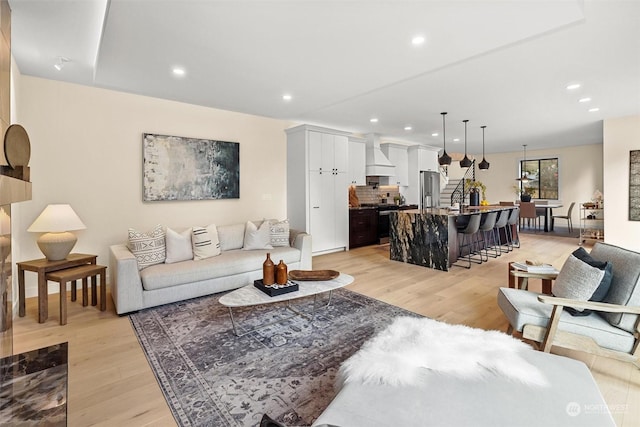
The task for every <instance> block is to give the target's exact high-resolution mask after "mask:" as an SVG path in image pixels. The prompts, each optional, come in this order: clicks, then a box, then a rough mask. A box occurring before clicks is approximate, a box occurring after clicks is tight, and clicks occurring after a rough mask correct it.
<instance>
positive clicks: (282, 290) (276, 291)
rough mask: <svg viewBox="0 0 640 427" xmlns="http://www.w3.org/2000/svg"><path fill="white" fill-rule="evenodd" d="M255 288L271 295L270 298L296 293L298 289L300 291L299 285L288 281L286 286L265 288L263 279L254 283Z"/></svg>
mask: <svg viewBox="0 0 640 427" xmlns="http://www.w3.org/2000/svg"><path fill="white" fill-rule="evenodd" d="M253 286H255V287H256V288H258V289H260V290H261V291H262V292H264V293H265V294H267V295H269V296H270V297H275V296H278V295H282V294H288V293H289V292H295V291H297V290H298V289H300V287H299V286H298V284H297V283H293V282H290V281H288V280H287V284H286V285H269V286H265V285H264V284H263V283H262V279H258V280H254V281H253Z"/></svg>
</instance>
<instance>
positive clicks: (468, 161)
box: [460, 120, 473, 168]
mask: <svg viewBox="0 0 640 427" xmlns="http://www.w3.org/2000/svg"><path fill="white" fill-rule="evenodd" d="M468 121H469V120H463V121H462V123H464V159H462V160H460V167H461V168H468V167H469V166H471V164H472V163H473V162H472V161H471V159H470V158H468V157H467V122H468Z"/></svg>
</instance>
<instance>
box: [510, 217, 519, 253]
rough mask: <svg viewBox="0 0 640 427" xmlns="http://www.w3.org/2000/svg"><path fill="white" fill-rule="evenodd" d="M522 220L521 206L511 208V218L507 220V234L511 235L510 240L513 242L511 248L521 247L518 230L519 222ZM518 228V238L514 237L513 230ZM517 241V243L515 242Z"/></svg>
mask: <svg viewBox="0 0 640 427" xmlns="http://www.w3.org/2000/svg"><path fill="white" fill-rule="evenodd" d="M519 222H520V208H514V209H513V210H511V215H509V220H508V221H507V235H508V236H509V242H511V249H512V250H513V248H519V247H520V234H519V232H518V223H519ZM514 229H515V230H516V240H514V239H513V231H512V230H514ZM514 242H517V245H516V244H515V243H514Z"/></svg>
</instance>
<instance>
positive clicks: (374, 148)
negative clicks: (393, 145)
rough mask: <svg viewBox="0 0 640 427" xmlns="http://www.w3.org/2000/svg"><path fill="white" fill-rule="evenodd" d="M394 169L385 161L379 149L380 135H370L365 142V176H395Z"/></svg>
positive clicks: (385, 158) (385, 157)
mask: <svg viewBox="0 0 640 427" xmlns="http://www.w3.org/2000/svg"><path fill="white" fill-rule="evenodd" d="M395 174H396V167H395V166H394V165H393V164H392V163H391V162H390V161H389V159H387V156H385V155H384V153H383V152H382V150H381V149H380V135H378V134H375V133H370V134H368V135H367V142H366V172H365V175H367V176H395Z"/></svg>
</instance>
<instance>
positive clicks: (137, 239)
mask: <svg viewBox="0 0 640 427" xmlns="http://www.w3.org/2000/svg"><path fill="white" fill-rule="evenodd" d="M164 236H165V233H164V230H163V229H162V226H161V225H160V224H158V225H156V226H155V227H154V229H153V230H151V231H146V232H142V231H137V230H134V229H133V228H130V229H129V242H128V244H127V247H128V248H129V250H130V251H131V253H132V254H133V255H134V256H135V257H136V260H137V261H138V270H142V269H143V268H146V267H149V266H150V265H154V264H162V263H163V262H164V260H165V258H166V244H165V240H164Z"/></svg>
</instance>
